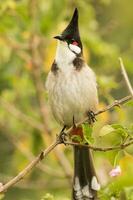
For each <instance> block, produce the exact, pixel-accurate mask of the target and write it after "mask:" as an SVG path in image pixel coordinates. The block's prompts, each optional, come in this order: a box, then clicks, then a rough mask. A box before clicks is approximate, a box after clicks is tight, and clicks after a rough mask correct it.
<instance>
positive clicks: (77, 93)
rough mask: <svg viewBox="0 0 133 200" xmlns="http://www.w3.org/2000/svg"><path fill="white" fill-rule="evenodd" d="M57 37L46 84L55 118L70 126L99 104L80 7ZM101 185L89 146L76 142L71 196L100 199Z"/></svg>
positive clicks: (82, 199)
mask: <svg viewBox="0 0 133 200" xmlns="http://www.w3.org/2000/svg"><path fill="white" fill-rule="evenodd" d="M54 38H55V39H57V40H58V46H57V50H56V56H55V60H54V62H53V64H52V67H51V71H50V72H49V74H48V77H47V81H46V88H47V90H48V94H49V102H50V106H51V110H52V113H53V115H54V117H55V119H56V120H57V122H59V123H60V124H61V125H63V126H65V127H67V128H69V127H71V126H73V124H74V123H77V122H79V121H81V120H83V119H84V118H85V117H86V116H87V115H88V112H90V111H92V112H95V111H96V109H97V105H98V96H97V84H96V78H95V74H94V72H93V71H92V69H91V68H90V67H89V66H88V65H87V64H86V63H85V61H84V58H83V48H82V42H81V39H80V34H79V28H78V10H77V8H76V9H75V11H74V14H73V17H72V19H71V21H70V23H69V25H68V26H67V27H66V29H65V30H64V31H63V32H62V34H61V35H59V36H55V37H54ZM73 127H74V128H73V131H72V133H71V134H72V135H80V136H81V137H83V132H82V128H81V127H75V126H73ZM99 189H100V185H99V183H98V180H97V177H96V174H95V170H94V166H93V160H92V155H91V152H90V150H88V148H87V147H81V146H75V147H74V178H73V194H72V199H73V200H87V199H91V200H92V199H97V190H99Z"/></svg>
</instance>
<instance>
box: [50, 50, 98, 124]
mask: <svg viewBox="0 0 133 200" xmlns="http://www.w3.org/2000/svg"><path fill="white" fill-rule="evenodd" d="M69 53H70V52H69ZM72 56H73V57H74V56H75V55H72V54H70V57H69V58H72ZM56 62H57V65H58V68H59V70H58V72H57V74H56V75H55V74H53V73H52V72H50V73H49V75H48V78H47V82H46V88H47V90H48V93H49V102H50V105H51V109H52V112H53V115H54V117H55V119H56V120H57V121H58V122H59V123H61V124H63V125H68V126H71V125H72V123H73V117H74V119H75V122H78V121H80V120H82V119H83V118H84V117H85V116H86V114H87V112H88V111H89V110H92V111H94V110H96V107H97V103H98V98H97V88H96V80H95V75H94V73H93V71H92V70H91V69H90V68H89V67H88V66H87V65H85V66H84V67H83V68H82V69H81V70H80V71H77V70H76V69H75V67H74V66H73V64H72V62H69V60H68V59H67V61H65V62H64V61H63V60H61V62H60V60H59V59H58V57H57V56H56Z"/></svg>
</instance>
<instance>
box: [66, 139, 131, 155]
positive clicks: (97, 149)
mask: <svg viewBox="0 0 133 200" xmlns="http://www.w3.org/2000/svg"><path fill="white" fill-rule="evenodd" d="M64 144H67V145H73V146H81V147H88V148H89V149H92V150H93V151H104V152H105V151H112V150H117V149H125V148H126V147H127V146H130V145H132V144H133V140H131V141H129V142H127V143H123V144H120V145H118V146H114V147H96V146H92V145H90V144H88V145H87V144H80V143H75V142H67V141H66V142H64Z"/></svg>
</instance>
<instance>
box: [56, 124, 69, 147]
mask: <svg viewBox="0 0 133 200" xmlns="http://www.w3.org/2000/svg"><path fill="white" fill-rule="evenodd" d="M65 128H66V126H64V127H63V129H62V130H61V132H60V134H59V135H57V139H58V140H59V142H60V143H63V144H65V142H66V141H67V139H66V137H67V134H66V133H65V132H64V130H65Z"/></svg>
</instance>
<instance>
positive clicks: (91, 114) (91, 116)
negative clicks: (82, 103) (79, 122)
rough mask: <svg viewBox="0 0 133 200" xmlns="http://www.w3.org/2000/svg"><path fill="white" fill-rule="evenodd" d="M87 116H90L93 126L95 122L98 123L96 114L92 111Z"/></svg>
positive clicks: (90, 122)
mask: <svg viewBox="0 0 133 200" xmlns="http://www.w3.org/2000/svg"><path fill="white" fill-rule="evenodd" d="M87 115H88V120H89V124H93V123H94V122H96V121H97V119H96V117H95V113H94V112H93V111H92V110H89V111H88V113H87Z"/></svg>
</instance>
